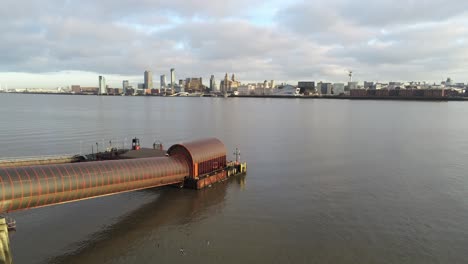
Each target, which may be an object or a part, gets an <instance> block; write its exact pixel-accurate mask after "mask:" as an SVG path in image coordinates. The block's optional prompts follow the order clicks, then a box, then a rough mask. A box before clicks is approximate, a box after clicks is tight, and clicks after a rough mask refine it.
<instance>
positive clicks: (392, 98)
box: [0, 92, 468, 102]
mask: <svg viewBox="0 0 468 264" xmlns="http://www.w3.org/2000/svg"><path fill="white" fill-rule="evenodd" d="M1 94H22V95H28V94H34V95H75V96H78V95H81V96H98V95H95V94H72V93H42V92H27V93H24V92H8V93H5V92H0V95H1ZM100 96H122V95H112V94H110V95H100ZM128 97H188V98H198V97H200V96H161V95H132V96H128ZM203 97H211V96H203ZM212 98H222V97H221V96H218V97H212ZM228 98H273V99H329V100H330V99H332V100H384V101H434V102H445V101H468V97H422V96H421V97H417V96H412V97H400V96H359V97H357V96H327V95H325V96H288V95H231V96H229V97H228Z"/></svg>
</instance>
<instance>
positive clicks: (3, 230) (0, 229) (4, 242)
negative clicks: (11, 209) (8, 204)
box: [0, 218, 13, 264]
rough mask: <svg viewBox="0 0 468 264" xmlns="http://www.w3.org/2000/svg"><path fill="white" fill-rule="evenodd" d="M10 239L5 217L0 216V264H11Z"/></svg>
mask: <svg viewBox="0 0 468 264" xmlns="http://www.w3.org/2000/svg"><path fill="white" fill-rule="evenodd" d="M11 263H13V261H12V259H11V252H10V239H9V237H8V225H7V222H6V219H5V218H0V264H11Z"/></svg>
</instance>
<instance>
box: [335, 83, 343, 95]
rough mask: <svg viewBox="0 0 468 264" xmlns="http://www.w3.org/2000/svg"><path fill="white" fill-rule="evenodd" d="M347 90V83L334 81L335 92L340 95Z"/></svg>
mask: <svg viewBox="0 0 468 264" xmlns="http://www.w3.org/2000/svg"><path fill="white" fill-rule="evenodd" d="M344 92H345V85H344V83H334V84H333V94H334V95H340V94H343V93H344Z"/></svg>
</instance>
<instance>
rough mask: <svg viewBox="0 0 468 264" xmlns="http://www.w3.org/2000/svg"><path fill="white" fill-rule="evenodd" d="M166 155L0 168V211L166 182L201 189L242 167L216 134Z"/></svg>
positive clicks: (74, 199)
mask: <svg viewBox="0 0 468 264" xmlns="http://www.w3.org/2000/svg"><path fill="white" fill-rule="evenodd" d="M167 154H168V155H167V156H165V157H152V158H135V159H121V160H108V161H90V162H79V163H67V164H47V165H36V166H14V167H3V168H1V167H0V213H3V212H12V211H17V210H23V209H29V208H36V207H43V206H48V205H54V204H61V203H67V202H72V201H79V200H83V199H90V198H95V197H99V196H106V195H112V194H116V193H122V192H129V191H135V190H141V189H147V188H154V187H159V186H165V185H179V186H181V187H182V186H184V187H189V188H194V189H201V188H204V187H206V186H208V185H211V184H213V183H215V182H219V181H223V180H225V179H226V178H227V177H229V176H231V175H234V174H235V173H237V172H245V170H246V167H243V169H241V170H240V171H237V168H234V167H230V166H229V164H228V163H227V160H226V148H225V146H224V144H223V143H222V142H221V141H219V140H218V139H214V138H211V139H205V140H199V141H194V142H188V143H181V144H176V145H174V146H172V147H170V148H169V150H168V151H167Z"/></svg>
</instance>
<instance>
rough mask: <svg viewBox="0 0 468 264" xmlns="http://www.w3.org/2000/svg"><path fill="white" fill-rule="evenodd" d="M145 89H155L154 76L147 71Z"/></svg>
mask: <svg viewBox="0 0 468 264" xmlns="http://www.w3.org/2000/svg"><path fill="white" fill-rule="evenodd" d="M145 89H153V74H152V73H151V71H145Z"/></svg>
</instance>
